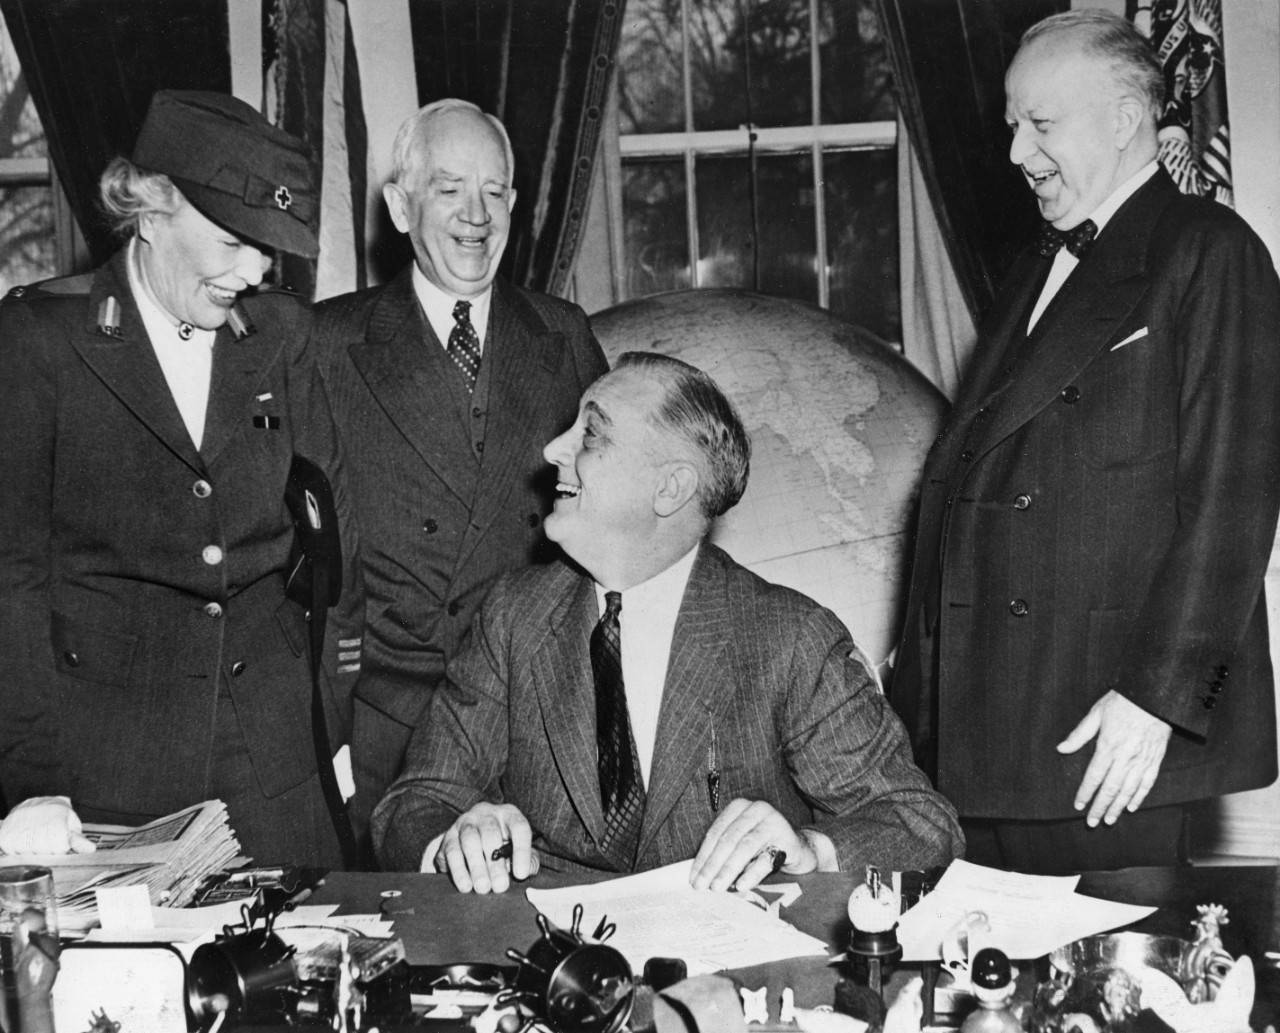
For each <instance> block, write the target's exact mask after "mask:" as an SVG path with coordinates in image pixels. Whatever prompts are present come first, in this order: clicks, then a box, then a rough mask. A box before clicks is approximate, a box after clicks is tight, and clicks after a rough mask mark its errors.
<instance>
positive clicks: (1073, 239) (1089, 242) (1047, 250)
mask: <svg viewBox="0 0 1280 1033" xmlns="http://www.w3.org/2000/svg"><path fill="white" fill-rule="evenodd" d="M1097 235H1098V227H1097V226H1096V225H1094V222H1093V220H1092V219H1085V221H1084V222H1082V223H1081V224H1080V225H1079V226H1073V227H1072V228H1071V229H1069V230H1060V229H1058V228H1057V227H1056V226H1054V225H1053V223H1051V222H1046V223H1041V225H1040V232H1039V233H1038V234H1037V235H1036V250H1037V251H1039V252H1040V257H1041V258H1052V257H1053V256H1054V255H1056V254H1057V253H1058V250H1059V249H1060V248H1064V247H1065V248H1066V249H1067V250H1068V251H1070V252H1071V253H1072V254H1073V255H1075V256H1076V258H1084V256H1085V252H1086V251H1088V250H1089V248H1090V247H1092V246H1093V239H1094V237H1096V236H1097Z"/></svg>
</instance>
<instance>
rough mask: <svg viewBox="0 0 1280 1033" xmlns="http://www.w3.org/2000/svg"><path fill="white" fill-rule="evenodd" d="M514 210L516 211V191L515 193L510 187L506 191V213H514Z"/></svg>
mask: <svg viewBox="0 0 1280 1033" xmlns="http://www.w3.org/2000/svg"><path fill="white" fill-rule="evenodd" d="M515 210H516V191H515V187H512V188H511V189H510V190H508V191H507V211H508V212H514V211H515Z"/></svg>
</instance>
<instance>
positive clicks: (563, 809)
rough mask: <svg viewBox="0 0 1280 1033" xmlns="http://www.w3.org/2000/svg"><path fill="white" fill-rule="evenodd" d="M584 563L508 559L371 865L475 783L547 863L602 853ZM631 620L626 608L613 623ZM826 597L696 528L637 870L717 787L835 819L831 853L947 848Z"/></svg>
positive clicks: (940, 817)
mask: <svg viewBox="0 0 1280 1033" xmlns="http://www.w3.org/2000/svg"><path fill="white" fill-rule="evenodd" d="M598 619H599V610H598V606H597V603H596V597H595V589H594V586H593V584H592V582H591V579H590V578H588V577H585V576H583V575H582V574H581V573H579V572H577V571H576V570H575V569H574V568H572V567H570V566H568V565H567V564H565V563H563V562H561V563H556V564H552V565H551V566H548V567H541V568H534V569H530V570H525V571H521V572H518V573H516V574H513V575H510V576H507V577H504V578H503V579H501V580H500V581H499V582H498V584H497V585H496V586H495V587H494V589H493V591H492V593H491V594H490V596H489V598H488V600H486V602H485V604H484V607H483V608H482V609H481V612H480V614H479V616H478V618H477V621H476V625H475V630H474V632H473V635H472V639H471V643H470V647H469V648H468V649H467V650H465V651H464V652H463V653H462V654H461V655H460V656H459V657H458V658H457V660H456V661H454V662H452V663H451V664H450V666H449V680H448V682H447V687H446V688H445V689H443V690H441V691H440V692H437V693H436V694H435V696H434V698H433V699H432V701H431V705H430V706H429V707H428V709H427V712H426V714H425V715H424V717H423V721H422V723H421V724H420V725H419V726H418V729H417V731H416V732H415V734H414V738H413V742H412V744H411V746H410V753H409V758H408V764H407V766H406V770H405V773H404V774H403V775H402V776H401V778H400V779H399V780H398V781H397V782H396V783H395V784H394V785H393V787H392V788H391V790H390V792H389V793H388V794H387V796H386V797H384V799H383V801H382V803H381V804H380V805H379V806H378V809H377V811H376V812H375V814H374V840H375V844H376V845H377V847H378V855H379V859H380V860H381V861H382V862H383V864H384V866H386V867H388V868H395V869H409V870H417V868H418V866H419V864H420V862H421V859H422V853H423V850H424V848H425V847H426V845H427V843H428V842H429V841H430V840H431V839H432V838H433V837H434V836H435V835H437V834H439V833H440V832H443V831H444V830H445V829H446V828H448V827H449V825H451V824H452V823H453V821H454V819H455V818H456V817H457V816H458V814H460V813H461V812H463V811H465V810H467V809H468V808H469V807H471V806H472V805H474V804H475V803H477V802H479V801H481V800H488V801H493V802H506V803H511V804H514V805H515V806H516V807H518V808H519V809H520V810H521V812H522V813H523V814H524V815H525V816H526V817H527V818H528V819H529V822H530V824H531V825H532V826H533V829H534V833H535V838H534V845H535V847H536V848H537V849H538V850H539V851H540V853H541V855H542V857H543V861H544V864H545V866H547V867H549V868H550V869H553V870H570V871H581V870H617V868H616V867H615V866H614V864H613V863H612V862H611V861H610V860H609V859H608V858H607V857H606V856H605V855H604V854H603V853H602V852H601V850H600V849H599V847H598V845H597V844H599V842H600V841H601V838H602V836H603V834H604V816H603V813H602V811H601V806H600V789H599V781H598V779H597V775H596V745H595V692H594V687H593V681H592V674H591V660H590V657H589V655H588V641H589V639H590V635H591V629H592V627H593V625H594V624H595V623H596V621H597V620H598ZM622 633H623V634H624V635H625V634H626V627H625V624H624V626H623V632H622ZM851 649H852V642H851V640H850V638H849V634H848V632H847V631H846V630H845V628H844V627H843V625H841V624H840V622H839V620H838V619H837V618H836V617H835V615H834V614H832V613H831V612H830V611H828V610H825V609H823V608H822V607H820V606H819V605H818V604H817V603H815V602H813V601H812V600H810V599H808V598H806V597H805V596H802V595H800V594H799V593H797V592H793V591H791V590H790V589H787V588H782V587H780V586H778V585H772V584H769V583H768V582H766V581H763V580H761V579H760V578H759V577H757V576H756V575H754V574H752V573H751V572H749V571H748V570H746V569H745V568H743V567H740V566H739V565H738V564H736V563H735V562H734V561H733V560H732V559H730V558H729V557H728V556H727V555H726V554H725V553H723V552H721V551H720V550H719V549H717V548H715V547H714V546H711V545H704V546H703V547H702V549H701V551H700V552H699V555H698V557H697V559H696V561H695V563H694V567H693V570H692V573H691V574H690V578H689V584H688V587H687V588H686V590H685V595H684V599H683V600H682V602H681V606H680V613H679V616H678V618H677V621H676V628H675V634H674V637H673V640H672V644H671V657H670V662H669V665H668V668H667V680H666V687H665V689H664V692H663V698H662V709H661V712H660V715H659V719H658V730H657V748H656V749H655V751H654V757H653V769H652V772H651V778H650V782H649V785H648V787H647V802H646V810H645V817H644V824H643V828H642V831H641V835H640V845H639V850H638V854H637V857H638V863H637V868H638V869H645V868H652V867H655V866H657V865H662V864H667V863H670V862H674V861H679V860H684V859H687V858H690V857H692V856H693V855H694V854H695V853H696V852H697V850H698V847H699V845H700V844H701V842H702V838H703V836H704V835H705V833H706V831H707V829H708V827H709V826H710V825H711V822H712V820H713V819H714V812H713V810H712V804H711V800H710V794H709V792H708V785H707V773H708V765H709V763H710V755H711V754H714V755H715V757H716V761H715V763H716V765H717V766H718V768H719V771H720V774H721V784H720V800H721V802H722V803H727V802H728V801H729V800H731V799H733V798H734V797H747V798H751V799H758V800H764V801H767V802H769V803H770V804H772V805H773V806H774V807H776V808H777V809H778V810H779V811H780V812H781V813H782V814H783V815H785V816H786V817H787V819H788V820H789V821H791V823H792V824H793V825H794V826H797V827H799V826H812V827H814V828H817V829H820V830H821V831H822V832H824V833H826V834H827V835H828V836H830V837H831V839H832V840H833V842H834V843H835V847H836V851H837V854H838V856H839V859H840V864H841V867H842V868H843V869H845V870H856V869H857V868H858V867H859V866H861V865H864V864H872V863H874V864H879V865H885V866H887V867H889V868H899V869H903V868H926V867H929V866H931V865H935V864H940V863H945V862H946V861H949V860H950V859H951V858H952V856H954V855H955V854H958V853H959V852H960V850H961V848H962V843H963V840H962V838H961V836H960V832H959V828H958V826H957V824H956V820H955V812H954V811H953V810H952V808H951V806H950V805H949V804H948V803H947V802H946V801H945V800H943V799H942V798H941V797H940V796H938V795H937V794H936V793H935V792H933V790H932V789H931V788H930V787H929V783H928V781H927V780H926V779H925V777H924V776H923V775H922V774H921V773H920V771H919V770H918V769H917V768H916V767H915V766H914V765H913V764H912V762H911V757H910V751H909V747H908V745H907V741H906V737H905V735H904V734H903V729H902V726H901V724H900V722H899V721H898V719H897V717H895V716H894V714H893V711H892V710H891V709H890V707H889V706H888V704H887V703H886V702H885V700H884V698H883V697H882V696H881V695H880V693H879V691H878V690H877V689H876V687H875V685H874V683H873V682H872V681H871V679H870V678H869V677H868V675H867V672H866V670H865V668H863V666H862V665H861V664H860V663H859V662H858V661H857V660H854V659H851V658H850V655H849V654H850V650H851Z"/></svg>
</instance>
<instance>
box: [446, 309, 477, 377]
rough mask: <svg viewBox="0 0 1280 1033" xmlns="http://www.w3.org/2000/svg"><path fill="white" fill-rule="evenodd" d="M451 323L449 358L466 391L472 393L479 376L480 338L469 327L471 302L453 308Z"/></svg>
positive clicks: (474, 330)
mask: <svg viewBox="0 0 1280 1033" xmlns="http://www.w3.org/2000/svg"><path fill="white" fill-rule="evenodd" d="M453 322H454V327H453V329H452V330H451V331H450V332H449V358H451V359H452V360H453V364H454V365H455V366H457V367H458V372H459V373H461V374H462V380H463V383H465V384H466V385H467V390H468V391H474V390H475V387H476V377H477V376H479V374H480V338H479V337H477V336H476V328H475V327H474V326H472V325H471V302H469V301H460V302H458V303H457V304H456V305H454V306H453Z"/></svg>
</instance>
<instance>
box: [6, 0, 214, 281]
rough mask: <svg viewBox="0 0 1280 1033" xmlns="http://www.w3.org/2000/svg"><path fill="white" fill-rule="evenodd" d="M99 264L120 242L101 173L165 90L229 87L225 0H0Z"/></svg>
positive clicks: (126, 148)
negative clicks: (107, 214) (104, 205)
mask: <svg viewBox="0 0 1280 1033" xmlns="http://www.w3.org/2000/svg"><path fill="white" fill-rule="evenodd" d="M0 11H3V13H4V18H5V23H6V24H7V25H8V28H9V34H10V36H11V37H12V38H13V45H14V49H15V50H16V51H17V55H18V60H19V62H20V63H21V64H22V68H23V72H24V73H25V75H26V79H27V83H28V85H29V86H30V88H31V95H32V99H33V100H34V101H35V105H36V111H37V112H38V113H39V115H40V121H41V122H42V123H43V125H44V131H45V135H46V137H47V139H48V145H49V157H50V158H51V160H52V161H53V165H54V168H55V169H56V170H57V173H58V178H59V179H60V180H61V182H62V186H63V189H64V190H65V191H66V194H67V199H68V201H69V202H70V204H71V208H72V211H73V212H74V213H75V217H76V221H77V222H78V223H79V224H80V228H81V230H82V231H83V233H84V236H85V240H86V242H87V243H88V245H89V250H90V253H91V254H92V256H93V260H94V262H95V263H98V262H102V261H104V260H105V259H106V258H107V256H108V255H110V254H111V252H112V251H113V250H114V249H115V247H116V241H114V240H113V239H112V237H111V235H110V232H109V230H108V229H107V227H106V225H105V223H104V222H103V220H102V218H101V216H100V215H99V214H98V206H97V195H98V176H99V174H100V173H101V172H102V170H103V168H104V167H105V166H106V164H107V162H108V161H110V160H111V159H112V158H113V157H115V156H116V155H117V154H125V155H127V154H128V153H129V152H130V151H131V150H132V149H133V141H134V138H135V137H136V136H137V133H138V129H139V127H140V126H141V125H142V119H143V116H144V115H145V114H146V110H147V104H148V102H149V101H150V99H151V94H152V93H154V92H155V91H156V90H157V89H204V90H222V91H223V92H229V91H230V89H231V67H230V62H229V60H228V57H227V46H228V43H227V8H226V0H182V2H180V3H179V2H173V0H170V2H164V3H156V2H155V0H0Z"/></svg>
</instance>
